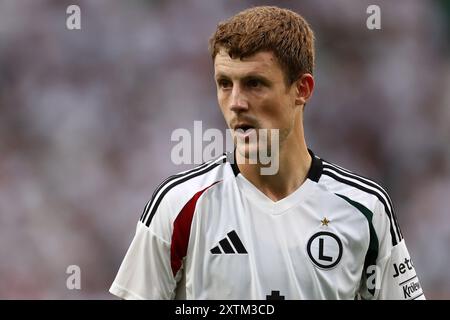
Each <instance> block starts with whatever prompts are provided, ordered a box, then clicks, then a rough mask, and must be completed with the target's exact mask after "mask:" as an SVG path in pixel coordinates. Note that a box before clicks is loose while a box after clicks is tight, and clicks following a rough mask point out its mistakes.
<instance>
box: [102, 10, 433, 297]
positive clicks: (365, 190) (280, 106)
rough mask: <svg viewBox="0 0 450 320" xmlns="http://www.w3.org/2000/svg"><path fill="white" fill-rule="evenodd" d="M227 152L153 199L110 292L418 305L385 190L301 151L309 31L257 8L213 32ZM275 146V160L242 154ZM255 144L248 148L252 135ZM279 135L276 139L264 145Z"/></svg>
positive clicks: (171, 181) (169, 182)
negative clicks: (270, 169)
mask: <svg viewBox="0 0 450 320" xmlns="http://www.w3.org/2000/svg"><path fill="white" fill-rule="evenodd" d="M210 52H211V55H212V58H213V61H214V70H215V81H216V84H217V96H218V101H219V105H220V108H221V111H222V113H223V115H224V118H225V120H226V122H227V124H228V126H229V127H230V129H232V132H233V135H234V138H235V142H236V148H235V151H234V152H232V153H228V154H224V155H223V156H221V157H219V158H217V159H214V160H212V161H209V162H207V163H205V164H203V165H200V166H199V167H197V168H194V169H192V170H189V171H185V172H182V173H180V174H177V175H174V176H172V177H169V178H168V179H166V180H165V181H164V182H163V183H162V184H161V185H160V186H159V187H158V188H157V189H156V190H155V192H154V193H153V196H152V199H151V200H150V201H149V202H148V203H147V205H146V207H145V209H144V212H143V214H142V216H141V219H140V221H139V222H138V225H137V230H136V235H135V237H134V239H133V242H132V243H131V246H130V248H129V250H128V252H127V254H126V256H125V258H124V261H123V262H122V265H121V267H120V270H119V272H118V275H117V277H116V279H115V281H114V283H113V285H112V287H111V289H110V291H111V292H112V293H113V294H115V295H117V296H119V297H121V298H124V299H173V298H186V299H355V298H362V299H424V298H425V297H424V295H423V292H422V289H421V287H420V284H419V280H418V278H417V276H416V272H415V270H414V266H413V264H412V261H411V258H410V256H409V253H408V250H407V248H406V246H405V241H404V240H403V237H402V233H401V231H400V228H399V226H398V223H397V220H396V217H395V215H394V211H393V207H392V203H391V201H390V198H389V196H388V195H387V193H386V191H385V190H384V189H382V188H381V187H380V186H379V185H378V184H376V183H374V182H372V181H371V180H369V179H366V178H363V177H361V176H358V175H356V174H354V173H352V172H350V171H348V170H346V169H343V168H341V167H338V166H336V165H334V164H331V163H330V162H327V161H325V160H323V159H321V158H319V157H318V156H315V155H314V153H313V152H312V151H310V150H309V149H308V148H307V145H306V142H305V137H304V131H303V112H304V108H305V104H306V103H307V101H308V100H309V99H310V97H311V94H312V92H313V88H314V78H313V75H312V74H313V66H314V37H313V33H312V31H311V29H310V27H309V25H308V24H307V23H306V21H305V20H304V19H303V18H302V17H301V16H299V15H298V14H296V13H294V12H292V11H289V10H285V9H280V8H276V7H255V8H252V9H248V10H245V11H243V12H241V13H239V14H237V15H235V16H234V17H232V18H230V19H229V20H227V21H225V22H223V23H221V24H219V26H218V28H217V30H216V32H215V33H214V35H213V37H212V38H211V40H210ZM261 129H267V130H268V131H269V136H278V140H276V141H275V142H276V143H269V144H267V145H266V148H270V149H271V152H272V153H273V155H275V156H276V157H277V160H278V163H279V168H278V170H277V172H276V173H274V174H270V175H267V174H261V172H262V169H263V168H264V167H266V165H265V164H263V163H262V162H261V161H256V164H254V163H253V164H252V163H251V162H250V161H248V160H249V159H251V158H252V157H253V158H254V156H255V154H258V152H259V151H261V150H260V149H261V148H262V145H261V144H260V143H259V141H257V140H255V139H250V137H251V136H257V137H259V136H260V132H261ZM255 141H256V142H255ZM271 141H273V140H271Z"/></svg>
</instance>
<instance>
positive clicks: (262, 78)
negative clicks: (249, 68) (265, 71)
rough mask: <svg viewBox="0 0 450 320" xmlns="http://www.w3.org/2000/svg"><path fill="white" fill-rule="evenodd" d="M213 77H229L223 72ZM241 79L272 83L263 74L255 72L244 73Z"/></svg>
mask: <svg viewBox="0 0 450 320" xmlns="http://www.w3.org/2000/svg"><path fill="white" fill-rule="evenodd" d="M215 78H216V80H221V79H230V77H229V76H228V75H226V74H224V73H218V74H217V75H216V77H215ZM241 79H242V80H243V81H248V80H259V81H261V82H264V83H272V81H270V80H269V79H268V78H266V77H265V76H263V75H260V74H257V73H249V74H246V75H245V76H243V77H242V78H241Z"/></svg>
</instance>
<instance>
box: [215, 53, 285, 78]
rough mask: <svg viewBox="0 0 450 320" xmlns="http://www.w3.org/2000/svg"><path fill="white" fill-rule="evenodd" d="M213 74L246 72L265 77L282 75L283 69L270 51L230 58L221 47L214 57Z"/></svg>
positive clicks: (235, 75) (226, 74) (239, 73)
mask: <svg viewBox="0 0 450 320" xmlns="http://www.w3.org/2000/svg"><path fill="white" fill-rule="evenodd" d="M214 72H215V75H216V76H218V75H225V76H228V77H231V78H233V77H236V78H239V77H244V76H246V75H248V74H258V75H262V76H266V77H271V78H273V77H277V76H279V77H283V71H282V70H281V67H280V65H279V63H278V61H277V59H276V57H275V55H274V54H273V53H272V52H270V51H262V52H257V53H255V54H254V55H252V56H249V57H245V58H242V59H240V58H234V59H232V58H231V57H230V56H229V55H228V53H227V52H226V51H225V50H224V49H222V50H220V51H219V52H218V53H217V55H216V58H215V59H214Z"/></svg>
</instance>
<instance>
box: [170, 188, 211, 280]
mask: <svg viewBox="0 0 450 320" xmlns="http://www.w3.org/2000/svg"><path fill="white" fill-rule="evenodd" d="M218 182H219V181H217V182H214V183H213V184H212V185H210V186H209V187H207V188H205V189H203V190H201V191H199V192H197V193H196V194H195V195H194V196H193V197H192V198H191V199H190V200H189V201H188V202H187V203H186V204H185V205H184V207H183V209H181V211H180V213H179V214H178V216H177V218H176V219H175V221H174V223H173V233H172V243H171V245H170V264H171V267H172V272H173V276H175V275H176V274H177V272H178V270H180V268H181V265H182V260H183V258H184V257H186V253H187V247H188V243H189V235H190V233H191V224H192V218H193V216H194V211H195V206H196V204H197V200H198V198H200V196H201V195H202V194H203V192H205V191H206V190H208V189H209V188H211V187H212V186H213V185H215V184H216V183H218Z"/></svg>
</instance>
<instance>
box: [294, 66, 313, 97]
mask: <svg viewBox="0 0 450 320" xmlns="http://www.w3.org/2000/svg"><path fill="white" fill-rule="evenodd" d="M295 89H296V91H295V93H296V98H295V104H296V105H304V104H305V103H306V102H307V101H308V100H309V98H310V97H311V96H312V93H313V90H314V77H313V76H312V74H310V73H304V74H302V75H301V76H300V78H298V79H297V80H296V81H295Z"/></svg>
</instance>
